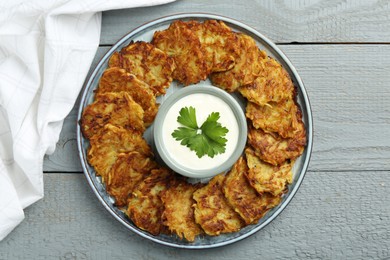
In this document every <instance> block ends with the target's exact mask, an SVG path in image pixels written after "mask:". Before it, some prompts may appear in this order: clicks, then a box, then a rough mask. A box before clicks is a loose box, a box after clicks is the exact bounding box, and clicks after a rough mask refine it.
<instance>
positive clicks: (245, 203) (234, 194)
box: [223, 157, 281, 225]
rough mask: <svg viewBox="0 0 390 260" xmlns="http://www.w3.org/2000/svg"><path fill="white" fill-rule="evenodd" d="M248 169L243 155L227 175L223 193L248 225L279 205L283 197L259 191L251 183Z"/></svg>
mask: <svg viewBox="0 0 390 260" xmlns="http://www.w3.org/2000/svg"><path fill="white" fill-rule="evenodd" d="M247 171H248V166H247V163H246V161H245V160H244V158H243V157H240V159H238V161H237V162H236V163H235V164H234V165H233V167H232V169H231V170H230V172H229V173H228V174H227V175H226V177H225V181H224V184H223V193H224V195H225V197H226V200H227V201H228V203H229V204H230V206H232V208H233V209H234V210H235V211H236V212H237V213H238V214H239V215H240V216H241V218H242V219H243V220H244V221H245V223H246V224H247V225H250V224H254V223H256V222H257V221H258V220H259V219H260V218H262V217H263V216H264V215H265V213H267V212H268V210H270V209H271V208H273V207H275V206H277V205H278V204H279V203H280V201H281V197H280V196H273V195H271V194H269V193H263V194H259V193H257V191H256V190H255V189H254V188H253V187H252V186H251V185H250V184H249V181H248V179H247V177H246V173H247Z"/></svg>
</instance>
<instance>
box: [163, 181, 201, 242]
mask: <svg viewBox="0 0 390 260" xmlns="http://www.w3.org/2000/svg"><path fill="white" fill-rule="evenodd" d="M200 186H201V185H200V184H197V185H194V184H190V183H187V181H186V180H184V179H176V180H175V181H174V183H173V184H172V185H171V187H169V188H168V189H167V190H166V191H164V192H162V195H161V200H162V202H163V205H164V212H163V214H162V219H163V223H164V225H165V226H167V227H168V228H169V230H170V231H171V232H172V233H175V234H176V235H178V237H180V238H181V239H183V238H185V239H187V241H189V242H193V241H194V240H195V237H196V236H197V235H199V234H202V233H203V230H202V229H201V228H200V226H199V225H198V224H197V223H196V222H195V218H194V208H193V205H194V204H195V200H194V199H193V198H192V196H193V194H194V192H195V191H196V190H197V189H198V188H200Z"/></svg>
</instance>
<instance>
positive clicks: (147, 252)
mask: <svg viewBox="0 0 390 260" xmlns="http://www.w3.org/2000/svg"><path fill="white" fill-rule="evenodd" d="M44 181H45V198H44V199H43V200H41V201H39V202H38V203H36V204H34V205H32V206H31V207H29V208H28V209H27V210H26V219H25V220H24V221H23V222H22V224H21V225H20V226H19V227H17V228H16V229H15V230H14V231H13V232H12V233H11V234H10V235H9V236H8V237H7V238H6V239H4V240H3V241H1V242H0V259H40V258H42V256H45V257H46V258H50V259H184V258H187V259H188V257H191V258H195V259H223V260H229V259H232V260H233V259H257V257H261V259H275V258H276V259H298V258H299V259H385V258H388V257H390V229H389V226H388V223H389V222H390V204H389V203H388V201H389V200H390V186H389V183H390V172H389V171H387V172H316V173H313V172H308V174H307V175H306V177H305V180H304V182H303V184H302V186H301V188H300V190H299V191H298V193H297V194H296V196H295V197H294V199H293V200H292V202H291V203H290V204H289V205H288V207H287V208H286V209H285V210H284V211H283V212H282V214H281V215H280V216H279V217H278V218H276V219H275V220H274V221H273V222H272V223H271V224H269V225H268V226H266V227H265V228H264V229H263V230H261V231H259V232H257V233H256V234H255V235H253V236H251V237H249V238H247V239H245V240H243V241H240V242H238V243H235V244H232V245H229V246H226V247H223V248H217V249H211V250H200V251H189V250H179V249H172V248H169V247H166V246H161V245H158V244H155V243H153V242H150V241H148V240H145V239H143V238H141V237H139V236H138V235H136V234H133V233H132V232H131V231H128V230H127V229H125V228H124V227H122V225H121V224H119V223H118V222H116V220H115V219H114V218H113V217H111V216H110V215H109V214H108V213H107V212H106V210H105V209H104V208H103V206H101V205H100V204H99V203H98V200H97V198H96V197H95V195H94V194H93V193H92V191H91V189H90V188H89V187H88V184H87V181H86V179H85V178H84V176H83V175H80V174H45V176H44Z"/></svg>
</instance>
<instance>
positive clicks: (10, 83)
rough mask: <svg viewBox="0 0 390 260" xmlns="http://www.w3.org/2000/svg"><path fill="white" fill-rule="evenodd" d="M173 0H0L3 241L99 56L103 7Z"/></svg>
mask: <svg viewBox="0 0 390 260" xmlns="http://www.w3.org/2000/svg"><path fill="white" fill-rule="evenodd" d="M172 1H173V0H152V1H150V0H149V1H148V0H128V1H120V0H110V1H107V0H101V1H93V0H82V1H80V0H56V1H53V0H23V1H20V0H19V1H15V0H13V1H3V3H0V241H1V240H2V239H3V238H4V237H6V236H7V234H8V233H9V232H11V231H12V230H13V229H14V228H15V227H16V226H17V225H18V224H19V223H20V222H21V221H22V220H23V219H24V212H23V209H24V208H26V207H27V206H29V205H31V204H32V203H34V202H36V201H37V200H39V199H41V198H42V197H43V170H42V168H43V157H44V155H45V154H50V153H53V152H54V149H55V146H56V143H57V141H58V138H59V134H60V131H61V128H62V124H63V120H64V118H65V117H66V116H67V114H68V113H69V112H70V110H71V109H72V107H73V105H74V103H75V101H76V98H77V96H78V94H79V91H80V89H81V87H82V84H83V82H84V80H85V77H86V75H87V73H88V70H89V67H90V65H91V62H92V59H93V58H94V56H95V53H96V50H97V47H98V44H99V38H100V27H101V11H104V10H111V9H120V8H131V7H140V6H150V5H157V4H164V3H168V2H172ZM5 2H7V3H5Z"/></svg>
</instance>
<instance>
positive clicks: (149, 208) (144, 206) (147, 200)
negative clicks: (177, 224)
mask: <svg viewBox="0 0 390 260" xmlns="http://www.w3.org/2000/svg"><path fill="white" fill-rule="evenodd" d="M173 176H174V174H173V173H172V172H171V171H170V170H168V169H165V168H160V169H154V170H152V171H151V173H150V175H149V176H148V177H146V178H145V179H143V180H142V181H141V182H140V183H139V184H138V185H137V186H136V187H135V189H134V190H133V192H132V193H131V195H130V197H129V200H128V203H129V204H128V208H127V210H126V215H127V216H128V217H129V218H130V219H131V220H132V221H133V222H134V224H135V225H136V226H137V227H139V228H140V229H142V230H145V231H148V232H149V233H151V234H152V235H155V236H156V235H158V234H160V233H167V232H168V230H167V228H166V227H165V226H164V225H163V221H162V219H161V215H162V213H163V210H164V206H163V203H162V201H161V198H160V194H161V192H162V191H164V190H166V189H167V187H168V183H169V182H170V181H171V180H172V178H173Z"/></svg>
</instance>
